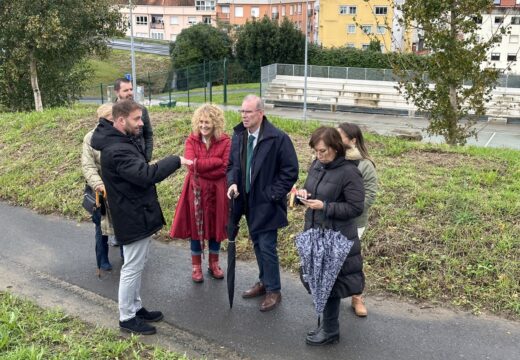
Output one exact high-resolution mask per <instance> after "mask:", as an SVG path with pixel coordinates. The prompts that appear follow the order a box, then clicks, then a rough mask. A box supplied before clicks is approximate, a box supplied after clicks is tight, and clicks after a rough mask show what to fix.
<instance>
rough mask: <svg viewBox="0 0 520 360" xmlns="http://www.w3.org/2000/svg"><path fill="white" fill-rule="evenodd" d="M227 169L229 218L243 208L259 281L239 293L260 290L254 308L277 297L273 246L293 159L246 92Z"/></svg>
mask: <svg viewBox="0 0 520 360" xmlns="http://www.w3.org/2000/svg"><path fill="white" fill-rule="evenodd" d="M239 112H240V114H241V115H242V123H240V124H239V125H237V126H235V128H234V134H233V139H232V143H231V153H230V156H229V165H228V170H227V180H228V186H229V187H228V192H227V196H228V198H229V199H232V198H234V199H235V200H234V206H233V210H234V211H233V214H232V221H234V223H235V224H236V223H238V222H239V221H240V218H241V216H242V215H244V214H245V216H246V220H247V226H248V228H249V234H250V236H251V239H252V241H253V247H254V250H255V255H256V261H257V263H258V270H259V281H258V282H256V283H255V284H254V285H253V286H252V287H251V288H250V289H249V290H247V291H245V292H244V293H243V294H242V297H243V298H245V299H248V298H254V297H258V296H263V295H265V297H264V299H263V301H262V303H261V304H260V311H269V310H272V309H274V308H275V307H276V306H277V305H278V304H279V303H280V301H281V300H282V295H281V293H280V289H281V284H280V266H279V262H278V253H277V249H276V244H277V238H278V229H279V228H281V227H284V226H287V224H288V222H287V194H288V193H289V191H290V190H291V188H292V186H293V185H294V183H295V182H296V180H297V179H298V159H297V157H296V151H295V150H294V146H293V143H292V142H291V139H290V138H289V136H287V134H286V133H284V132H283V131H281V130H280V129H277V128H276V127H275V126H274V125H272V124H271V123H270V122H269V121H268V120H267V118H266V117H265V116H264V103H263V101H262V99H261V98H259V97H258V96H256V95H248V96H246V97H245V98H244V101H243V102H242V108H241V109H240V110H239Z"/></svg>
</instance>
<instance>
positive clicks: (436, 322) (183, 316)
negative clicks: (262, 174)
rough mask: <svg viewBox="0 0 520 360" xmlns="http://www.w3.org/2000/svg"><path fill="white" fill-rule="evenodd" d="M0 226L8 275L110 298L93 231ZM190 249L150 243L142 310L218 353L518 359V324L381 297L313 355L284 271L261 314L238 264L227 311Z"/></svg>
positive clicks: (26, 215)
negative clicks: (198, 277)
mask: <svg viewBox="0 0 520 360" xmlns="http://www.w3.org/2000/svg"><path fill="white" fill-rule="evenodd" d="M78 206H79V204H78ZM0 228H1V229H2V234H1V235H0V246H1V248H2V252H1V254H0V264H8V266H6V268H8V267H9V264H18V265H20V268H21V269H26V271H32V272H37V273H39V274H45V275H46V276H48V277H53V278H57V279H60V281H62V282H64V283H67V284H72V285H75V286H77V287H80V288H82V289H85V290H88V291H91V292H93V293H96V294H99V295H100V296H101V297H103V298H106V299H110V300H113V301H115V300H116V299H117V287H118V277H119V270H118V269H119V266H120V260H119V257H118V253H119V251H118V249H117V248H113V249H111V251H110V257H111V261H112V264H113V265H114V269H115V270H114V271H112V273H111V274H110V275H108V276H106V277H105V278H103V279H102V280H99V279H98V278H96V277H95V276H94V269H95V258H94V239H93V230H94V228H93V225H92V224H90V223H76V222H74V221H70V220H64V219H61V218H58V217H55V216H40V215H37V214H35V213H33V212H31V211H29V210H27V209H24V208H19V207H12V206H9V205H6V204H5V203H0ZM187 245H188V244H187V243H184V242H181V243H180V245H179V244H177V245H176V244H175V243H174V244H165V243H161V242H158V241H154V243H153V244H152V248H151V252H150V258H149V261H148V264H147V267H146V269H145V273H144V278H143V285H142V297H143V301H144V304H145V306H147V307H148V308H151V309H160V310H162V311H163V312H164V313H165V320H166V322H167V323H168V324H170V325H171V326H174V327H177V328H179V329H182V330H184V331H188V332H189V333H191V334H193V335H195V336H197V337H200V338H203V339H205V340H207V341H209V342H211V343H214V344H215V348H220V347H225V348H229V349H233V350H234V351H236V352H238V353H239V354H242V355H243V356H244V357H247V358H252V359H371V360H377V359H442V360H444V359H497V360H498V359H500V360H503V359H517V358H518V354H520V345H519V343H518V339H520V325H519V323H518V322H511V321H507V320H503V319H500V318H495V317H489V316H481V317H476V316H473V315H471V314H467V313H463V312H453V311H450V310H444V309H440V308H431V307H419V306H415V305H413V304H408V303H405V302H399V301H396V300H391V299H387V298H385V297H383V296H377V297H368V298H367V303H368V308H369V312H370V313H369V316H368V317H367V318H365V319H361V318H356V317H355V316H354V315H353V313H352V311H351V309H350V307H349V301H348V300H345V301H344V302H343V303H342V308H341V315H340V323H341V341H340V343H339V344H337V345H334V346H328V347H325V348H312V347H309V346H307V345H305V343H304V336H305V333H306V331H307V330H308V329H309V328H312V327H313V326H314V325H315V324H316V316H315V314H314V311H313V306H312V302H311V298H310V295H308V294H307V293H306V292H305V291H304V289H303V287H302V286H301V284H300V283H299V280H298V279H297V278H296V276H295V275H294V274H290V273H283V274H282V286H283V301H282V304H281V306H280V307H279V308H277V309H275V310H274V311H271V312H268V313H261V312H259V311H258V305H259V300H258V299H252V300H244V299H242V298H241V297H240V296H239V293H240V291H242V290H244V289H246V288H247V287H248V286H249V285H251V284H252V283H253V282H254V281H255V277H256V269H255V265H254V264H253V263H248V262H238V265H237V266H238V269H237V296H236V298H235V305H234V307H233V309H231V310H230V309H229V306H228V301H227V292H226V283H225V282H224V281H217V280H210V279H206V281H205V282H204V283H203V284H201V285H199V284H193V283H192V282H191V279H190V275H191V273H190V270H191V266H190V257H189V250H188V246H187ZM224 268H225V266H224ZM4 276H5V273H4ZM116 326H117V314H116V313H115V311H114V314H113V327H116ZM208 358H212V355H211V354H208Z"/></svg>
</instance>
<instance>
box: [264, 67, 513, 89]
mask: <svg viewBox="0 0 520 360" xmlns="http://www.w3.org/2000/svg"><path fill="white" fill-rule="evenodd" d="M304 71H305V65H296V64H271V65H268V66H263V67H262V71H261V83H262V88H263V89H265V88H266V86H267V85H268V84H269V83H270V82H271V81H273V79H274V78H275V77H276V76H277V75H288V76H304ZM307 76H309V77H318V78H330V79H347V80H373V81H394V82H395V81H397V77H396V76H395V75H394V73H393V71H392V70H391V69H371V68H357V67H336V66H317V65H307ZM497 86H498V87H504V88H520V75H509V74H504V75H502V76H500V78H499V79H498V82H497Z"/></svg>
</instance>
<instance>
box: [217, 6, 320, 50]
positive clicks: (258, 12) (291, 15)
mask: <svg viewBox="0 0 520 360" xmlns="http://www.w3.org/2000/svg"><path fill="white" fill-rule="evenodd" d="M314 3H315V1H314V0H313V1H307V2H306V1H302V0H217V20H219V21H222V22H226V23H229V24H232V25H243V24H245V23H246V21H247V20H249V21H251V20H253V19H261V18H263V17H264V16H267V17H269V18H270V19H272V20H276V21H278V22H281V21H282V20H283V18H284V17H287V18H288V19H289V20H290V21H291V22H293V23H294V24H295V26H296V28H298V29H300V30H301V31H302V32H304V33H305V26H306V17H307V15H308V24H309V36H310V39H311V41H312V39H314V38H315V35H314V34H315V32H316V25H315V22H314ZM306 7H307V9H308V11H305V8H306Z"/></svg>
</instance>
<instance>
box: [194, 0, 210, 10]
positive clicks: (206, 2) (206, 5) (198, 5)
mask: <svg viewBox="0 0 520 360" xmlns="http://www.w3.org/2000/svg"><path fill="white" fill-rule="evenodd" d="M195 10H197V11H211V10H215V0H197V1H195Z"/></svg>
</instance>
